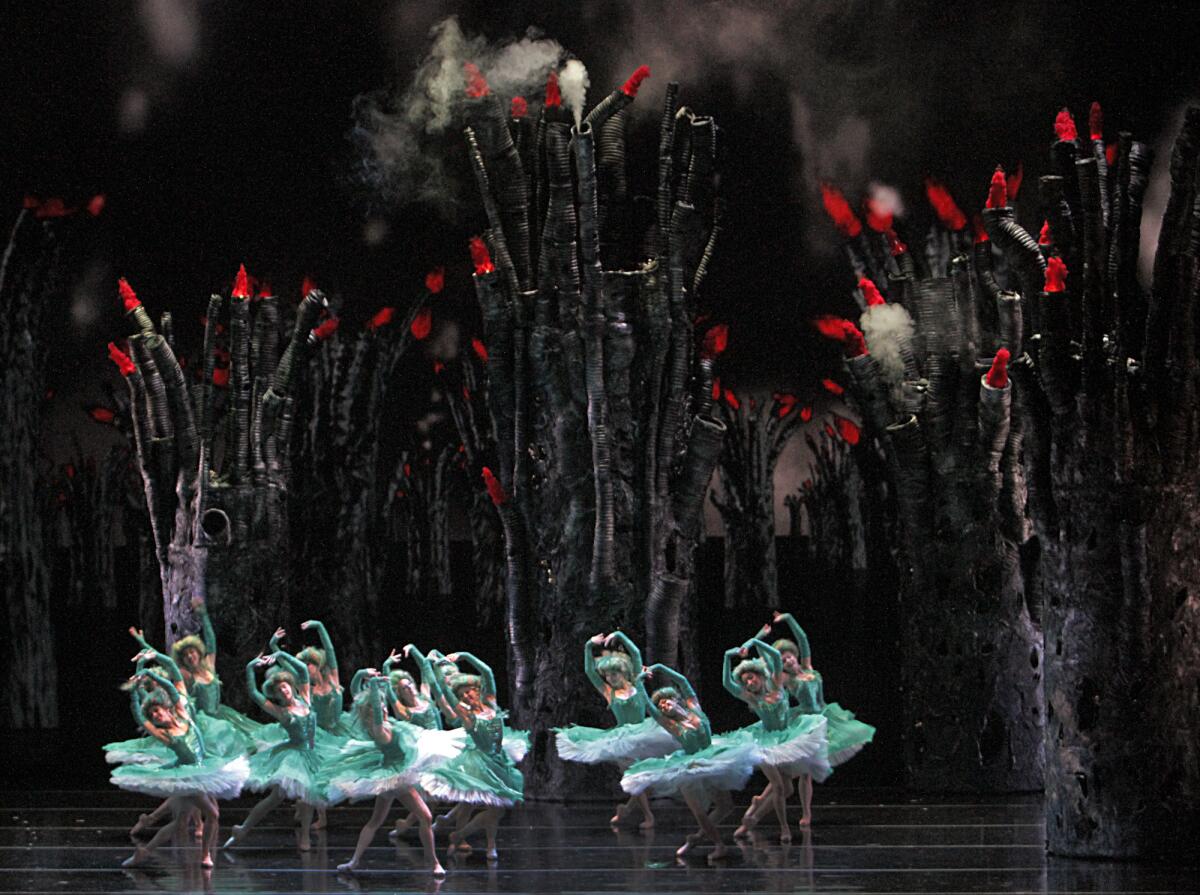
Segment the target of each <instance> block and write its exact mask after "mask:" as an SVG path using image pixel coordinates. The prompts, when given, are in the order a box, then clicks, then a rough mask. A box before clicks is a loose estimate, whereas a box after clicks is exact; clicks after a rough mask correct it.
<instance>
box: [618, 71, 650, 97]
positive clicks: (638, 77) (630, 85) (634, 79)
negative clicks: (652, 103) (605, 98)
mask: <svg viewBox="0 0 1200 895" xmlns="http://www.w3.org/2000/svg"><path fill="white" fill-rule="evenodd" d="M648 77H650V66H648V65H639V66H638V67H637V71H635V72H634V73H633V74H631V75H630V76H629V79H628V80H627V81H626V82H625V83H624V84H622V85H621V92H622V93H624V94H625V95H626V96H629V97H634V96H637V92H638V88H639V87H641V86H642V81H644V80H646V78H648Z"/></svg>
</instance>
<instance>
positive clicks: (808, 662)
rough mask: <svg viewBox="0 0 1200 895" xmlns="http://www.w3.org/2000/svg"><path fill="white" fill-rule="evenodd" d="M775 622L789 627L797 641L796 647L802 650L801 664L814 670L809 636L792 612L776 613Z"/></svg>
mask: <svg viewBox="0 0 1200 895" xmlns="http://www.w3.org/2000/svg"><path fill="white" fill-rule="evenodd" d="M775 621H776V622H784V623H785V624H786V625H787V626H788V629H789V630H790V631H791V632H792V637H793V638H794V639H795V641H796V646H797V648H798V649H799V650H800V664H801V665H802V666H804V667H805V668H812V650H811V649H810V648H809V645H808V635H807V634H805V633H804V629H803V628H802V627H800V623H799V622H797V621H796V619H794V618H793V617H792V614H791V613H790V612H776V613H775Z"/></svg>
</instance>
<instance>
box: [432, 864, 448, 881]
mask: <svg viewBox="0 0 1200 895" xmlns="http://www.w3.org/2000/svg"><path fill="white" fill-rule="evenodd" d="M432 873H433V878H434V879H445V878H446V868H445V867H443V866H442V865H441V864H440V863H438V862H437V861H436V860H435V861H434V862H433V867H432Z"/></svg>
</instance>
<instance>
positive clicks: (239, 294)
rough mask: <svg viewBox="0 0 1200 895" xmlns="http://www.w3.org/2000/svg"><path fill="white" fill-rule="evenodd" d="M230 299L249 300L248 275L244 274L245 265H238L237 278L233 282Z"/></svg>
mask: <svg viewBox="0 0 1200 895" xmlns="http://www.w3.org/2000/svg"><path fill="white" fill-rule="evenodd" d="M229 295H230V297H231V298H249V297H250V275H249V274H248V273H246V265H245V264H240V265H238V272H237V276H236V277H235V278H234V280H233V291H232V292H230V293H229Z"/></svg>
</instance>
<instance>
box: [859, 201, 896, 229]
mask: <svg viewBox="0 0 1200 895" xmlns="http://www.w3.org/2000/svg"><path fill="white" fill-rule="evenodd" d="M863 213H864V214H865V215H866V218H867V226H868V227H870V228H871V229H872V230H874V231H875V232H876V233H887V232H888V231H889V230H891V229H892V224H893V223H895V217H896V216H895V214H893V213H892V212H891V211H890V210H889V209H887V208H885V207H884V206H883V204H882V203H880V202H877V201H876V200H874V199H872V198H870V197H868V198H866V199H864V200H863Z"/></svg>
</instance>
